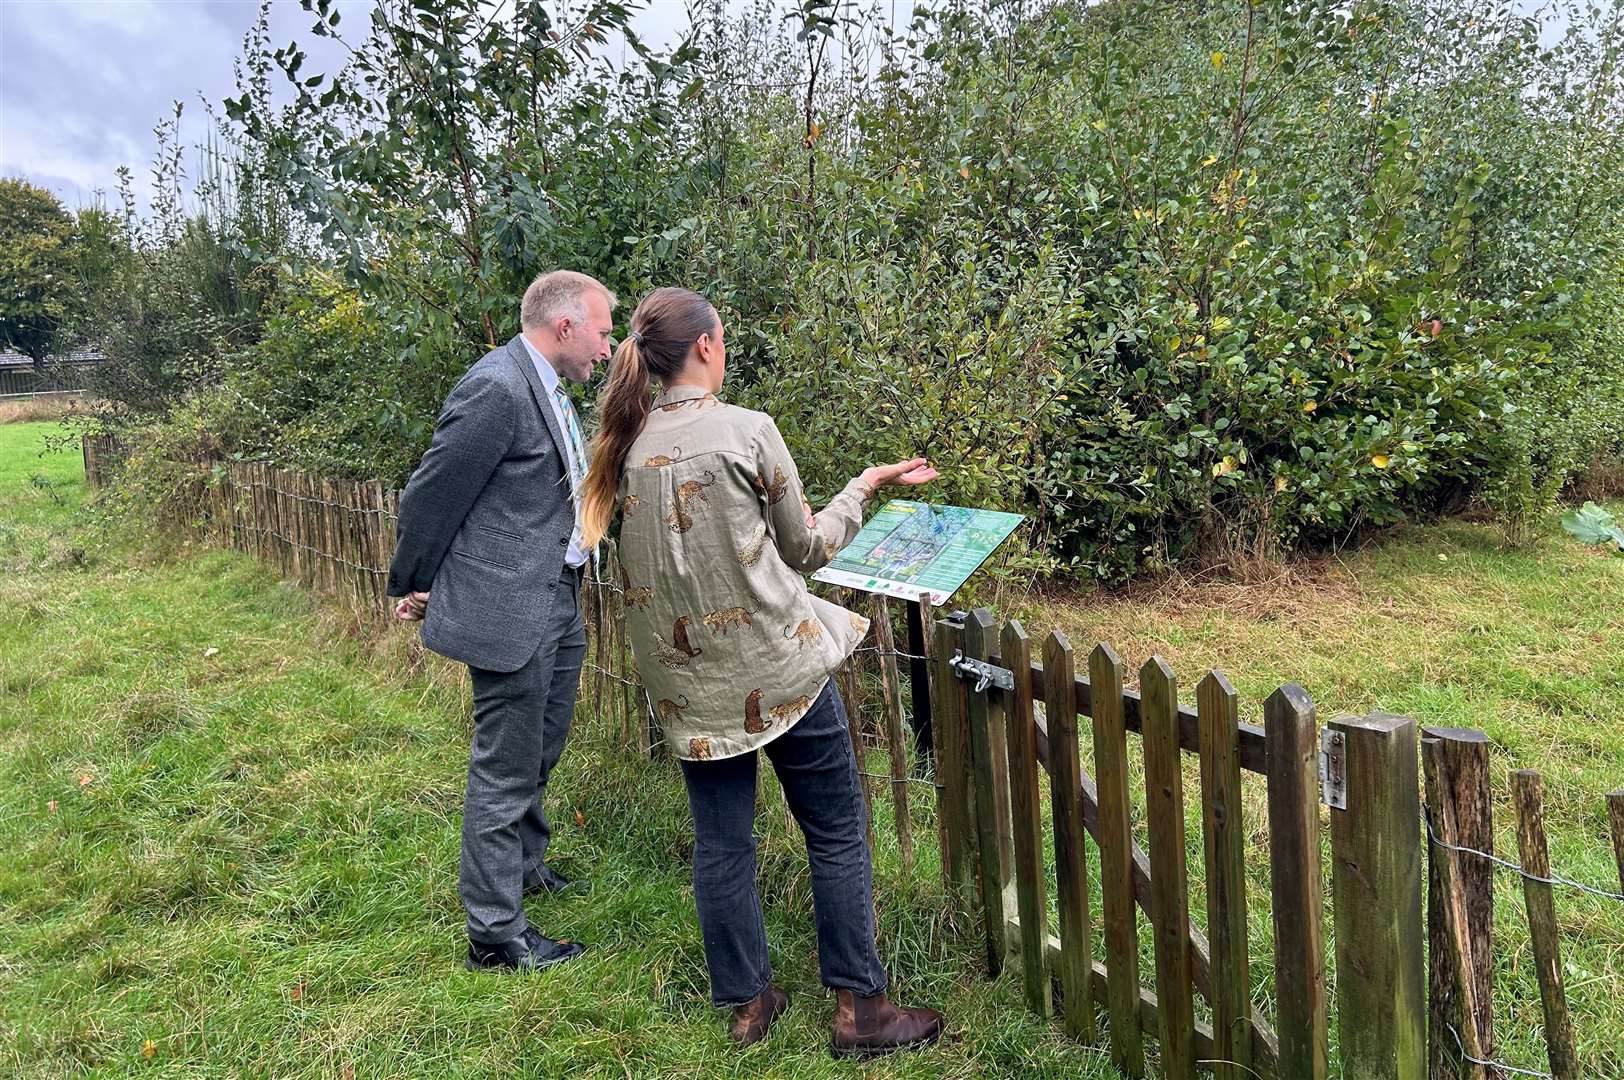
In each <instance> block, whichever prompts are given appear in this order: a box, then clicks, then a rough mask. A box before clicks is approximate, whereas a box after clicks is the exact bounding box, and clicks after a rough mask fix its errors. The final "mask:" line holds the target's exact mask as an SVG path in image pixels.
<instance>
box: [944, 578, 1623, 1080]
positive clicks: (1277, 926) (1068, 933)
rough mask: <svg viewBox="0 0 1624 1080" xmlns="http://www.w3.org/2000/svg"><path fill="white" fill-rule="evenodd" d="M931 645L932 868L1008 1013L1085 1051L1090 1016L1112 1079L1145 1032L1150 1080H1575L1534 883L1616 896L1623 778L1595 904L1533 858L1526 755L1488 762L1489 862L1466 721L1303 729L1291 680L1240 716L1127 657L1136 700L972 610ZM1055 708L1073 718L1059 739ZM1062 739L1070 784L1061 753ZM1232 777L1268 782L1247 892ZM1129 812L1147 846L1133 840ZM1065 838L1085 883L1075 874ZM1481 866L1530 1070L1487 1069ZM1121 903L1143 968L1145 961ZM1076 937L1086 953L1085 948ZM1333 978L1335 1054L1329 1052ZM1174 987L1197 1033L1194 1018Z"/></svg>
mask: <svg viewBox="0 0 1624 1080" xmlns="http://www.w3.org/2000/svg"><path fill="white" fill-rule="evenodd" d="M961 615H962V613H961ZM1035 653H1036V654H1038V655H1036V656H1034V654H1035ZM935 656H936V665H935V668H934V670H933V679H932V682H933V684H934V698H933V700H934V704H933V712H932V716H933V722H934V725H935V729H936V740H937V742H936V744H937V747H938V748H939V756H938V770H939V772H938V776H939V779H940V781H941V784H942V786H943V791H942V798H941V801H940V806H941V813H942V819H943V826H944V828H943V862H944V870H945V873H946V876H947V878H948V880H949V881H950V883H951V884H952V886H953V892H954V894H955V896H956V897H957V898H958V899H959V901H960V903H961V904H962V905H963V906H964V907H965V909H966V910H970V911H972V913H977V912H978V913H979V915H980V920H981V929H982V935H983V937H984V947H985V954H986V962H987V967H988V970H989V972H990V973H992V974H993V975H996V974H998V973H999V971H1000V970H1002V969H1003V968H1004V967H1005V966H1006V964H1011V965H1018V967H1019V970H1020V975H1021V979H1022V983H1023V989H1024V992H1025V997H1026V1002H1027V1005H1028V1007H1029V1008H1030V1009H1031V1010H1032V1011H1034V1012H1036V1013H1038V1014H1039V1015H1042V1016H1048V1015H1050V1014H1051V1012H1052V1011H1058V1012H1059V1014H1060V1017H1061V1021H1062V1023H1063V1025H1064V1027H1065V1029H1066V1030H1067V1031H1068V1032H1069V1033H1071V1034H1072V1035H1074V1036H1077V1037H1079V1038H1082V1039H1085V1040H1093V1039H1094V1038H1095V1037H1096V1032H1095V1009H1096V1006H1097V1007H1098V1008H1099V1009H1100V1010H1101V1011H1102V1012H1103V1014H1104V1015H1105V1016H1106V1018H1107V1027H1108V1040H1109V1045H1110V1053H1111V1056H1112V1059H1113V1061H1114V1062H1115V1064H1116V1066H1117V1067H1118V1069H1119V1070H1120V1071H1121V1072H1122V1073H1123V1074H1125V1075H1127V1076H1132V1077H1139V1076H1144V1075H1145V1074H1146V1061H1147V1059H1146V1053H1145V1044H1144V1037H1145V1036H1147V1035H1149V1036H1151V1037H1153V1038H1155V1039H1156V1040H1157V1051H1158V1063H1159V1068H1158V1072H1159V1075H1161V1076H1163V1077H1167V1078H1177V1080H1184V1078H1186V1077H1189V1076H1192V1075H1194V1074H1195V1073H1196V1072H1197V1071H1209V1070H1210V1071H1211V1072H1212V1073H1213V1074H1214V1075H1215V1076H1218V1077H1221V1078H1223V1080H1242V1078H1244V1077H1278V1078H1281V1080H1320V1078H1324V1077H1328V1076H1332V1075H1339V1076H1343V1077H1359V1078H1367V1077H1368V1078H1376V1077H1381V1078H1392V1080H1399V1078H1416V1080H1419V1078H1421V1077H1423V1076H1425V1077H1428V1078H1430V1080H1446V1078H1447V1080H1453V1078H1456V1077H1467V1078H1471V1080H1479V1078H1482V1080H1489V1078H1494V1077H1501V1076H1509V1075H1512V1074H1513V1073H1516V1072H1524V1073H1529V1074H1531V1075H1536V1076H1546V1075H1548V1076H1552V1077H1554V1078H1555V1080H1570V1078H1577V1077H1578V1076H1579V1075H1580V1074H1579V1072H1578V1068H1579V1065H1578V1062H1577V1058H1576V1055H1575V1052H1574V1036H1573V1029H1572V1023H1571V1021H1570V1019H1569V1017H1568V1012H1567V1006H1566V1002H1565V997H1564V993H1563V986H1562V965H1561V960H1560V952H1559V947H1558V942H1557V931H1556V926H1557V924H1556V918H1555V914H1554V906H1553V900H1552V895H1551V894H1552V887H1553V885H1556V886H1569V887H1572V888H1576V889H1579V890H1582V891H1585V892H1589V893H1593V894H1596V895H1599V896H1602V897H1606V898H1609V899H1614V900H1620V901H1624V791H1618V792H1613V793H1612V794H1610V795H1608V796H1607V805H1608V812H1609V820H1610V823H1611V829H1612V834H1613V844H1614V849H1615V854H1616V856H1617V859H1618V864H1619V879H1620V892H1619V893H1616V894H1615V893H1612V892H1611V891H1610V888H1609V889H1600V888H1597V887H1594V886H1589V885H1585V884H1583V883H1580V882H1574V881H1570V880H1568V879H1565V878H1562V877H1560V876H1559V875H1554V874H1553V873H1552V871H1551V867H1550V861H1549V856H1548V852H1547V847H1546V842H1545V829H1544V810H1543V796H1542V789H1541V783H1540V778H1539V776H1538V774H1537V773H1534V772H1532V771H1529V770H1519V771H1517V772H1514V773H1513V774H1512V788H1513V803H1514V805H1515V806H1516V808H1517V817H1518V822H1517V825H1518V829H1517V832H1518V846H1519V854H1520V864H1518V863H1511V862H1509V861H1505V860H1496V859H1495V857H1494V855H1493V845H1492V839H1493V830H1492V822H1491V821H1490V817H1489V807H1490V805H1491V800H1490V796H1489V791H1488V776H1489V771H1488V756H1487V755H1488V742H1487V740H1486V738H1485V737H1484V736H1483V735H1482V733H1480V732H1476V731H1467V730H1461V729H1427V730H1426V731H1425V733H1424V735H1425V738H1424V739H1423V738H1422V735H1423V733H1422V732H1421V730H1420V729H1419V728H1418V726H1417V724H1416V722H1415V721H1414V720H1412V719H1410V718H1407V717H1400V716H1391V715H1387V714H1375V715H1370V716H1363V717H1341V718H1337V719H1333V720H1331V721H1330V722H1329V723H1328V724H1326V725H1325V726H1324V727H1323V728H1321V727H1320V725H1319V723H1318V721H1317V719H1316V717H1315V709H1314V705H1313V702H1312V700H1311V699H1310V698H1309V696H1308V694H1307V693H1306V692H1305V691H1303V689H1302V688H1301V687H1298V686H1296V685H1293V684H1288V685H1285V686H1282V687H1280V688H1279V689H1278V690H1276V691H1275V692H1274V693H1273V694H1271V695H1270V696H1269V697H1268V699H1267V700H1266V701H1265V702H1264V703H1263V720H1264V722H1263V724H1262V725H1261V726H1257V725H1253V724H1248V723H1242V722H1240V720H1239V715H1238V700H1237V695H1236V693H1235V691H1234V689H1233V688H1232V687H1231V686H1230V684H1229V682H1228V680H1227V679H1226V678H1225V677H1224V675H1223V674H1222V673H1221V672H1218V671H1210V672H1207V673H1206V674H1205V675H1204V676H1203V677H1202V678H1201V679H1200V681H1199V682H1198V683H1197V685H1196V687H1195V694H1194V698H1195V706H1194V707H1193V708H1192V707H1190V706H1189V705H1185V704H1180V702H1179V694H1178V686H1177V679H1176V677H1175V675H1174V672H1173V670H1172V669H1171V668H1170V667H1169V666H1168V665H1167V663H1166V662H1165V661H1163V660H1162V659H1161V658H1159V657H1152V658H1151V659H1150V660H1149V661H1148V662H1147V663H1145V665H1144V666H1143V667H1141V668H1140V669H1139V671H1138V681H1139V690H1138V691H1137V692H1135V691H1132V690H1127V689H1124V683H1125V681H1126V680H1127V676H1128V671H1127V670H1126V669H1125V667H1124V665H1123V664H1122V662H1121V660H1120V659H1119V658H1118V657H1117V655H1116V654H1115V652H1113V651H1112V649H1111V647H1110V646H1109V645H1107V644H1103V643H1102V644H1100V645H1098V646H1096V647H1095V648H1094V649H1093V651H1092V652H1091V653H1090V654H1089V656H1088V657H1087V659H1086V661H1085V662H1084V666H1085V667H1086V671H1085V672H1084V673H1082V674H1079V673H1078V671H1077V670H1076V669H1077V665H1078V663H1079V661H1078V660H1077V658H1075V657H1074V656H1073V652H1072V648H1071V646H1070V644H1069V643H1068V642H1067V640H1066V638H1065V636H1064V635H1062V634H1060V633H1052V634H1050V635H1049V636H1048V637H1047V638H1046V639H1044V641H1043V642H1042V643H1041V646H1038V645H1036V644H1035V643H1034V642H1033V641H1032V640H1031V639H1030V638H1029V636H1028V635H1027V633H1026V631H1025V630H1024V629H1023V628H1022V627H1021V625H1020V623H1018V622H1015V621H1010V622H1006V623H1005V624H1004V625H1003V626H1002V628H1000V627H999V626H997V624H996V623H995V620H994V618H993V616H992V615H991V614H990V613H989V612H987V611H985V610H978V611H975V612H973V613H971V614H969V615H968V616H967V617H964V618H960V619H949V620H943V621H940V622H938V623H937V624H936V645H935ZM1080 717H1086V718H1088V724H1087V726H1086V727H1085V728H1084V729H1083V730H1082V732H1080V731H1079V718H1080ZM1130 737H1137V739H1138V742H1139V749H1140V751H1141V757H1142V761H1143V775H1144V789H1143V792H1142V794H1140V795H1139V796H1138V797H1137V798H1136V793H1135V792H1132V791H1130V790H1129V778H1130V776H1131V775H1132V774H1133V768H1132V766H1131V763H1130V755H1129V746H1130V741H1129V740H1130ZM1084 738H1087V739H1088V740H1089V741H1091V743H1092V751H1093V754H1092V757H1093V765H1094V774H1093V775H1090V774H1089V772H1088V771H1087V770H1086V769H1085V768H1084V767H1083V762H1082V757H1081V754H1080V750H1081V745H1080V744H1081V743H1082V741H1083V740H1084ZM1423 747H1424V748H1425V749H1424V753H1423V752H1422V748H1423ZM1186 755H1189V756H1191V757H1194V758H1195V761H1194V763H1189V762H1188V759H1187V756H1186ZM1423 763H1424V765H1425V770H1424V775H1425V779H1426V802H1425V804H1424V805H1423V802H1422V798H1421V792H1420V777H1421V775H1422V768H1421V766H1422V765H1423ZM1187 773H1188V774H1189V775H1190V778H1191V779H1194V778H1196V777H1198V778H1199V783H1198V788H1199V792H1200V795H1199V805H1198V806H1197V807H1196V808H1195V809H1194V811H1193V812H1194V813H1195V814H1196V815H1197V816H1198V817H1199V820H1200V833H1201V837H1202V848H1201V859H1200V863H1201V865H1200V866H1199V867H1198V868H1196V869H1195V870H1194V871H1192V869H1191V867H1190V866H1188V865H1187V858H1188V851H1187V844H1186V816H1187V808H1186V806H1185V801H1184V800H1185V789H1186V778H1187V775H1186V774H1187ZM1244 773H1252V774H1257V775H1259V776H1261V777H1262V778H1263V779H1264V782H1265V785H1266V790H1267V798H1266V803H1265V809H1264V817H1265V820H1264V821H1263V822H1261V824H1262V825H1263V826H1264V827H1265V829H1266V832H1267V837H1268V841H1267V843H1268V865H1269V873H1268V878H1269V895H1268V896H1267V897H1248V895H1247V882H1248V874H1247V854H1246V837H1247V835H1248V832H1255V831H1256V828H1255V826H1256V825H1257V824H1259V823H1255V822H1249V821H1247V820H1246V813H1245V808H1244V806H1243V803H1242V798H1241V791H1242V775H1243V774H1244ZM1045 775H1047V778H1048V783H1047V787H1048V791H1047V798H1045V793H1044V790H1043V788H1044V782H1043V778H1044V776H1045ZM1322 803H1324V804H1328V805H1327V808H1326V809H1324V810H1322ZM1046 806H1047V808H1048V811H1049V813H1048V815H1047V816H1048V818H1049V825H1048V827H1047V828H1046V825H1045V814H1044V810H1045V807H1046ZM1423 809H1425V816H1423ZM1140 815H1142V820H1143V821H1144V824H1145V830H1144V831H1145V834H1146V837H1147V840H1148V850H1146V849H1145V848H1142V847H1141V846H1140V845H1139V844H1138V843H1136V842H1135V840H1134V833H1133V829H1132V824H1133V822H1134V821H1135V820H1136V819H1138V818H1139V816H1140ZM1322 820H1325V821H1328V823H1329V829H1328V833H1329V835H1328V837H1325V839H1328V841H1329V844H1328V846H1329V851H1330V873H1329V875H1328V877H1327V875H1326V874H1324V872H1323V871H1322V865H1321V852H1322ZM1051 829H1052V857H1053V863H1052V866H1053V880H1054V881H1055V883H1056V887H1057V889H1058V896H1057V897H1056V901H1057V903H1056V912H1057V921H1058V927H1057V928H1056V929H1057V930H1058V933H1056V932H1052V931H1051V929H1050V927H1049V925H1048V912H1049V906H1048V897H1047V896H1046V895H1045V893H1046V891H1047V882H1048V881H1049V880H1050V876H1049V872H1048V871H1049V867H1048V866H1047V865H1046V861H1047V857H1048V854H1049V853H1048V851H1047V850H1046V848H1047V846H1048V845H1046V843H1045V837H1046V835H1047V834H1048V832H1049V830H1051ZM1429 836H1430V843H1427V844H1426V845H1425V846H1423V841H1424V839H1426V838H1427V837H1429ZM1090 842H1092V844H1093V845H1094V847H1095V848H1096V849H1097V852H1098V861H1099V874H1098V879H1097V880H1091V877H1090V874H1089V871H1088V867H1089V860H1088V858H1087V846H1088V844H1089V843H1090ZM1424 857H1425V858H1426V859H1427V865H1428V875H1429V885H1428V889H1427V898H1428V919H1427V921H1425V922H1423V920H1422V916H1421V908H1422V865H1423V858H1424ZM1496 864H1498V865H1500V866H1501V867H1502V868H1508V869H1511V870H1513V871H1516V872H1517V873H1518V875H1519V876H1521V878H1522V879H1523V880H1522V885H1523V892H1524V897H1525V903H1526V908H1527V914H1528V930H1529V935H1530V940H1531V943H1532V947H1533V954H1534V958H1535V964H1536V970H1537V977H1538V981H1539V985H1540V994H1541V1002H1542V1007H1543V1019H1544V1030H1545V1038H1546V1044H1547V1048H1548V1059H1549V1063H1550V1070H1551V1071H1550V1073H1548V1074H1547V1073H1542V1072H1537V1071H1531V1070H1527V1069H1518V1068H1512V1067H1509V1066H1505V1065H1502V1064H1500V1063H1497V1062H1495V1061H1494V1060H1493V1051H1494V1044H1493V1037H1492V1012H1493V1008H1492V1004H1491V999H1492V994H1491V985H1490V974H1491V972H1492V952H1491V944H1490V942H1491V929H1492V927H1491V921H1492V920H1491V916H1492V912H1493V882H1492V880H1491V879H1492V871H1493V869H1494V867H1495V865H1496ZM1192 879H1196V880H1199V881H1201V883H1202V884H1204V886H1205V894H1206V918H1205V924H1206V927H1207V933H1206V934H1203V933H1202V931H1201V930H1200V928H1199V927H1198V926H1197V925H1196V923H1195V921H1194V920H1193V919H1192V918H1191V912H1190V886H1191V882H1192ZM1327 899H1328V900H1329V906H1330V910H1331V918H1332V922H1333V928H1334V931H1335V932H1334V934H1333V935H1331V937H1332V940H1333V942H1334V946H1333V948H1332V949H1331V950H1329V953H1330V955H1331V956H1334V960H1335V964H1334V975H1328V972H1329V971H1330V970H1332V969H1331V965H1329V964H1328V959H1329V958H1330V957H1329V956H1328V950H1327V948H1326V934H1325V927H1324V925H1323V920H1324V914H1323V912H1324V910H1325V902H1326V900H1327ZM1249 905H1251V906H1252V907H1254V908H1255V907H1258V906H1266V907H1267V908H1268V910H1269V913H1270V917H1271V920H1272V924H1273V941H1272V956H1271V957H1270V958H1269V962H1271V963H1272V967H1273V972H1272V975H1273V978H1272V995H1271V996H1272V998H1273V1001H1272V1005H1273V1008H1272V1010H1270V1011H1271V1012H1272V1014H1273V1016H1274V1022H1273V1024H1270V1023H1269V1022H1268V1021H1267V1020H1266V1019H1265V1016H1264V1013H1263V1011H1261V1010H1259V1009H1258V1008H1257V1007H1256V1006H1255V1005H1254V1004H1253V997H1252V983H1253V979H1252V972H1251V970H1250V966H1251V964H1252V963H1253V958H1254V956H1255V955H1256V950H1254V949H1253V947H1252V945H1253V943H1251V942H1249V941H1248V930H1247V911H1248V908H1249ZM1141 915H1142V916H1143V919H1144V921H1145V923H1146V924H1148V929H1149V932H1150V940H1151V943H1152V945H1153V958H1154V959H1153V965H1152V966H1153V971H1151V972H1149V973H1146V974H1144V975H1142V974H1141V972H1140V970H1139V968H1140V953H1139V925H1140V923H1139V920H1140V917H1141ZM1209 935H1210V937H1209ZM1091 939H1093V940H1091ZM1094 940H1097V942H1098V944H1099V948H1100V951H1101V952H1102V953H1103V954H1104V955H1103V956H1096V955H1094V953H1093V948H1094V945H1093V941H1094ZM1429 940H1430V948H1429V947H1428V941H1429ZM1263 982H1264V983H1265V984H1266V985H1267V984H1268V983H1269V982H1270V980H1267V979H1265V980H1263ZM1333 988H1334V990H1335V998H1336V1003H1337V1008H1336V1014H1337V1015H1336V1019H1337V1033H1338V1036H1339V1038H1338V1054H1337V1058H1338V1060H1336V1061H1332V1060H1330V1056H1329V1052H1328V1036H1329V1015H1328V994H1329V992H1330V991H1331V990H1332V989H1333ZM1057 994H1058V1005H1057V1004H1056V995H1057ZM1197 995H1199V996H1200V997H1201V998H1204V999H1205V1001H1206V1003H1207V1005H1208V1012H1209V1013H1210V1016H1211V1022H1210V1023H1208V1022H1206V1021H1203V1020H1201V1019H1199V1018H1198V1014H1197V1010H1196V1008H1195V1000H1196V996H1197ZM1429 1021H1430V1022H1429Z"/></svg>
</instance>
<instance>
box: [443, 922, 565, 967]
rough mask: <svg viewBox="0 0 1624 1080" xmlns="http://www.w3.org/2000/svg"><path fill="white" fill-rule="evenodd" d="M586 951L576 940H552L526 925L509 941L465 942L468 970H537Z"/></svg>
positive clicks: (560, 962)
mask: <svg viewBox="0 0 1624 1080" xmlns="http://www.w3.org/2000/svg"><path fill="white" fill-rule="evenodd" d="M584 952H586V946H585V945H582V944H581V943H580V942H578V941H554V940H553V939H552V938H550V937H547V936H546V935H544V934H542V933H540V932H539V931H537V930H536V929H535V927H529V928H527V929H526V930H525V932H524V933H522V934H520V935H519V936H518V937H516V938H513V939H511V940H509V941H501V942H498V943H496V944H495V945H483V944H481V943H479V942H477V941H470V942H469V943H468V970H469V971H540V970H541V969H542V968H547V967H552V966H553V965H554V964H562V963H563V962H564V961H566V960H573V959H575V958H576V957H577V956H580V955H581V954H582V953H584Z"/></svg>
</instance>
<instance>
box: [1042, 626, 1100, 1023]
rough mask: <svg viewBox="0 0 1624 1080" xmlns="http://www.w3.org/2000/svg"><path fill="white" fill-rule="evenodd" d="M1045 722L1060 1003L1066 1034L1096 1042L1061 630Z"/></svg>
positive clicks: (1072, 704) (1077, 773) (1073, 727)
mask: <svg viewBox="0 0 1624 1080" xmlns="http://www.w3.org/2000/svg"><path fill="white" fill-rule="evenodd" d="M1043 688H1044V709H1043V714H1044V717H1045V718H1046V719H1047V720H1048V723H1049V801H1050V805H1051V806H1052V808H1053V813H1054V875H1055V884H1056V886H1057V887H1058V889H1059V897H1058V900H1059V914H1060V994H1061V998H1060V1003H1061V1007H1062V1008H1063V1009H1064V1010H1065V1021H1066V1030H1067V1031H1068V1032H1070V1033H1071V1034H1072V1035H1073V1036H1075V1037H1077V1038H1081V1039H1087V1040H1089V1041H1093V1039H1094V996H1093V992H1092V988H1091V987H1090V986H1089V982H1090V979H1091V978H1092V976H1093V968H1094V958H1093V955H1092V951H1091V947H1090V944H1089V940H1088V938H1089V926H1090V923H1091V922H1092V919H1091V917H1090V913H1089V910H1088V851H1087V848H1086V840H1085V837H1087V835H1088V825H1087V823H1086V821H1085V820H1084V815H1083V774H1082V762H1081V758H1080V756H1079V752H1078V747H1077V683H1076V671H1075V665H1074V661H1073V659H1072V655H1071V643H1070V642H1069V641H1067V640H1066V636H1065V635H1064V634H1062V633H1060V631H1058V630H1056V631H1054V632H1053V633H1051V634H1050V635H1049V637H1048V639H1047V640H1046V641H1044V643H1043Z"/></svg>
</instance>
